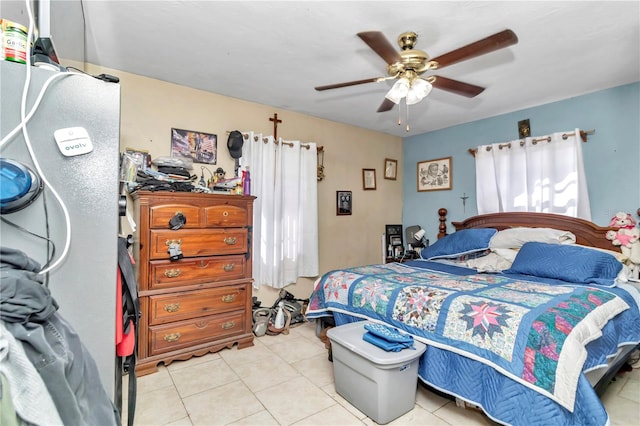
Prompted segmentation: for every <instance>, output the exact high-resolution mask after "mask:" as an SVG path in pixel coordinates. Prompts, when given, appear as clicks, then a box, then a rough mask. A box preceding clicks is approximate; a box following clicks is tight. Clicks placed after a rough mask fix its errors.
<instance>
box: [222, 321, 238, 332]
mask: <svg viewBox="0 0 640 426" xmlns="http://www.w3.org/2000/svg"><path fill="white" fill-rule="evenodd" d="M235 325H236V323H235V322H233V321H228V322H225V323H224V324H222V329H223V330H229V329H230V328H233V327H235Z"/></svg>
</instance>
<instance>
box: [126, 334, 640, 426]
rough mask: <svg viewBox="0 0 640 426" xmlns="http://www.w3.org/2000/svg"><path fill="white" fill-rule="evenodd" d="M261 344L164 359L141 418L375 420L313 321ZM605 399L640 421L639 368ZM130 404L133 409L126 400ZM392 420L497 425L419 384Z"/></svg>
mask: <svg viewBox="0 0 640 426" xmlns="http://www.w3.org/2000/svg"><path fill="white" fill-rule="evenodd" d="M254 343H255V345H254V346H253V347H250V348H246V349H242V350H238V349H237V348H235V347H234V348H233V349H224V350H222V351H220V352H217V353H214V354H208V355H205V356H202V357H194V358H191V359H189V360H187V361H176V362H173V363H172V364H170V365H169V366H167V367H165V366H162V365H161V366H160V367H159V371H158V372H157V373H154V374H150V375H147V376H143V377H140V378H139V379H138V397H137V406H136V414H135V424H136V425H194V426H196V425H260V426H262V425H375V424H376V423H375V422H373V421H372V420H371V419H370V418H368V417H367V416H366V415H365V414H363V413H362V412H360V411H359V410H358V409H356V408H355V407H353V406H352V405H351V404H349V403H348V402H347V401H346V400H345V399H344V398H342V397H341V396H339V395H337V394H336V392H335V388H334V384H333V369H332V363H330V362H329V361H328V360H327V351H326V349H325V348H324V344H323V343H322V342H321V341H320V340H319V339H318V338H317V337H316V335H315V325H314V324H313V323H307V324H303V325H300V326H298V327H295V328H292V329H291V331H290V333H289V334H288V335H284V334H280V335H278V336H263V337H260V338H256V339H255V340H254ZM125 379H126V378H125ZM126 383H127V382H126V380H125V382H124V386H125V388H124V389H126ZM603 401H604V405H605V407H606V408H607V411H608V412H609V415H610V418H611V425H612V426H616V425H638V424H640V421H639V419H640V370H633V371H632V372H629V373H626V374H624V375H622V376H619V377H618V378H617V380H616V381H615V382H613V383H612V384H611V385H610V386H609V388H608V389H607V391H606V394H605V395H604V396H603ZM123 407H124V409H125V410H126V401H124V403H123ZM123 418H124V419H126V413H125V414H124V416H123ZM124 424H126V422H124ZM390 424H391V425H409V424H411V425H492V424H494V423H493V422H492V421H491V420H490V419H488V418H487V417H485V416H484V415H482V414H481V413H479V412H477V411H474V410H470V409H464V408H460V407H457V406H456V404H455V402H454V401H451V400H449V399H447V398H443V397H441V396H439V395H436V394H435V393H433V392H430V391H429V390H427V389H426V388H425V387H424V386H421V385H419V386H418V392H417V397H416V405H415V408H414V409H413V410H411V411H410V412H408V413H406V414H405V415H403V416H401V417H399V418H397V419H396V420H394V421H393V422H391V423H390Z"/></svg>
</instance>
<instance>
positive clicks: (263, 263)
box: [241, 132, 319, 288]
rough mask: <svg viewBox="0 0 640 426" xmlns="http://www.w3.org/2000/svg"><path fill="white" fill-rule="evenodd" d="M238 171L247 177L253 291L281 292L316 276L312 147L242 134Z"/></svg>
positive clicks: (315, 192)
mask: <svg viewBox="0 0 640 426" xmlns="http://www.w3.org/2000/svg"><path fill="white" fill-rule="evenodd" d="M243 134H244V135H247V136H248V137H247V138H245V141H244V145H243V147H242V160H241V163H242V167H248V168H249V173H250V175H251V195H255V196H256V197H257V198H256V200H255V202H254V207H253V279H254V283H253V285H254V287H255V288H259V287H260V286H261V285H268V286H271V287H274V288H282V287H284V286H286V285H288V284H294V283H295V282H296V281H297V278H298V277H315V276H317V275H318V270H319V267H318V196H317V195H318V191H317V186H318V181H317V178H316V173H317V147H316V144H315V143H305V144H301V143H300V142H299V141H283V140H282V138H279V139H278V140H277V141H276V140H274V138H273V136H262V135H261V134H254V133H253V132H243Z"/></svg>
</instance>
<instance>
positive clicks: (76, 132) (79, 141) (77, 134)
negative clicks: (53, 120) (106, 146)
mask: <svg viewBox="0 0 640 426" xmlns="http://www.w3.org/2000/svg"><path fill="white" fill-rule="evenodd" d="M53 137H54V138H55V139H56V143H57V144H58V149H60V152H61V153H62V155H64V156H66V157H73V156H74V155H82V154H87V153H89V152H91V151H93V144H92V143H91V139H90V138H89V133H87V130H86V129H85V128H84V127H68V128H66V129H58V130H56V131H55V132H53Z"/></svg>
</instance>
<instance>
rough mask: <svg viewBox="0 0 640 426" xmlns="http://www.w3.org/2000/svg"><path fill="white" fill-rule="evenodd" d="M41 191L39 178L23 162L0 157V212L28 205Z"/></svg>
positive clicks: (9, 211)
mask: <svg viewBox="0 0 640 426" xmlns="http://www.w3.org/2000/svg"><path fill="white" fill-rule="evenodd" d="M41 191H42V183H41V181H40V178H39V177H38V176H37V175H36V174H34V173H33V172H32V171H31V170H30V169H29V168H28V167H27V166H25V165H24V164H22V163H20V162H17V161H14V160H10V159H7V158H0V213H2V214H6V213H13V212H15V211H18V210H21V209H23V208H24V207H26V206H28V205H29V204H31V203H32V202H33V200H35V199H36V197H37V196H38V195H39V194H40V192H41Z"/></svg>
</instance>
